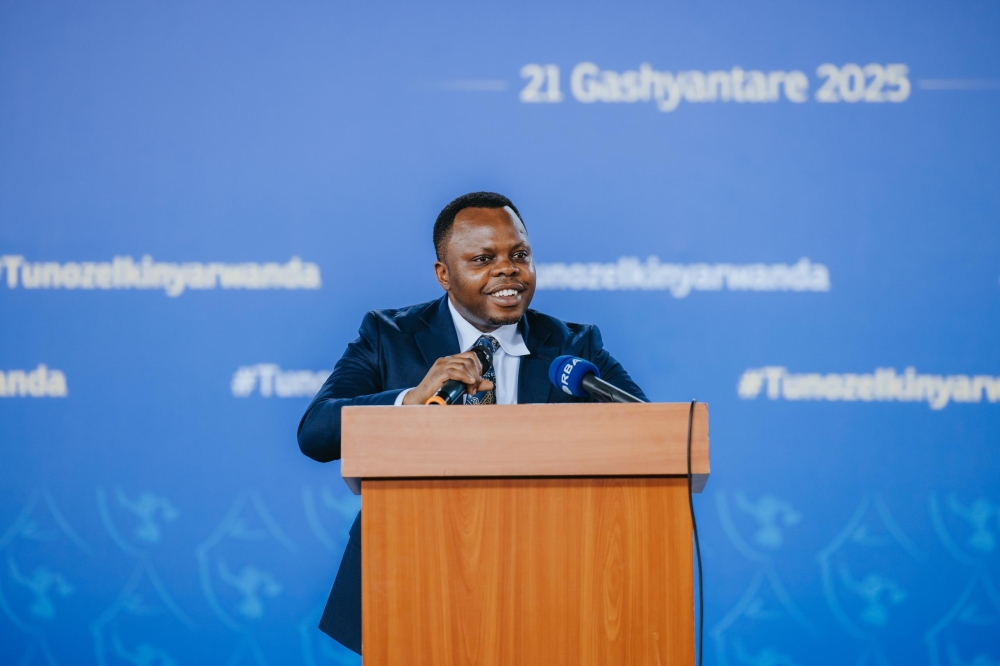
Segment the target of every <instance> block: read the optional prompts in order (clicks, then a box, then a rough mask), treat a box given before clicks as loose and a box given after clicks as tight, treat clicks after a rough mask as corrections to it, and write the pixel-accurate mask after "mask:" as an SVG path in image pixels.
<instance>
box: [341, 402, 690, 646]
mask: <svg viewBox="0 0 1000 666" xmlns="http://www.w3.org/2000/svg"><path fill="white" fill-rule="evenodd" d="M689 408H690V407H689V405H688V404H686V403H681V404H652V403H647V404H561V405H560V404H540V405H495V406H490V407H485V406H484V407H478V408H471V407H458V406H456V407H443V408H437V407H433V408H431V407H424V406H412V407H410V406H407V407H346V408H344V410H343V413H342V426H341V433H342V435H341V441H342V460H343V462H342V465H341V470H342V474H343V475H344V477H345V479H346V480H347V481H348V483H349V484H350V485H351V486H352V488H353V489H354V490H355V492H357V491H358V488H359V487H360V489H361V492H362V503H363V510H362V519H361V520H362V524H361V539H362V547H361V553H362V638H363V640H362V643H363V652H364V663H365V666H381V665H383V664H405V665H410V664H430V665H433V666H463V665H465V664H470V665H471V664H476V665H487V664H488V665H491V666H492V665H496V666H511V665H522V664H543V665H545V666H548V665H554V664H566V665H567V666H576V665H578V664H595V665H601V666H607V665H611V664H642V665H645V664H650V665H661V664H662V665H664V666H665V665H667V664H677V665H680V664H683V665H684V666H688V665H690V664H692V663H694V588H693V571H692V543H691V516H690V513H689V507H688V497H687V478H686V475H687V427H688V411H689ZM692 471H693V481H694V489H695V491H700V490H701V489H702V488H703V487H704V485H705V482H706V481H707V479H708V473H709V456H708V407H707V406H706V405H704V404H699V405H697V407H696V409H695V415H694V427H693V434H692Z"/></svg>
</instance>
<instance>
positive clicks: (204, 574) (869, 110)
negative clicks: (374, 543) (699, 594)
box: [0, 0, 1000, 666]
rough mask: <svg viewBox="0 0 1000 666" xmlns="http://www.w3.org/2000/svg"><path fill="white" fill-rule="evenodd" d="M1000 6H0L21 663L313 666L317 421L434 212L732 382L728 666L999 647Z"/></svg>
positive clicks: (677, 356)
mask: <svg viewBox="0 0 1000 666" xmlns="http://www.w3.org/2000/svg"><path fill="white" fill-rule="evenodd" d="M998 34H1000V5H998V4H997V3H996V2H985V1H981V0H970V1H968V2H943V1H939V2H918V3H914V2H897V1H890V2H881V3H861V2H840V3H801V2H767V3H744V2H736V1H734V0H726V1H719V2H704V3H690V2H671V3H653V2H644V3H594V2H580V3H544V4H541V3H510V4H506V3H496V2H482V3H458V2H440V3H433V4H427V5H425V6H420V7H418V6H414V5H413V4H411V3H406V4H402V3H401V4H398V5H397V4H387V3H339V2H314V1H311V0H303V1H299V2H288V3H259V2H241V3H235V2H211V3H205V2H170V3H150V2H146V3H113V2H96V3H53V2H32V3H23V2H6V1H5V2H3V4H2V6H0V90H2V95H0V137H2V141H0V371H2V373H3V374H2V375H0V380H2V381H0V446H2V448H0V453H2V458H0V460H2V465H0V661H2V662H3V663H11V664H56V663H58V664H94V663H96V664H101V665H105V664H107V665H111V664H145V665H150V666H151V665H163V666H166V665H170V664H190V663H205V664H209V663H210V664H222V663H228V664H274V665H278V664H310V665H311V664H328V663H342V664H349V663H357V658H356V657H355V656H353V655H352V654H350V653H348V652H347V651H346V650H344V649H342V648H340V647H339V646H338V645H337V644H335V643H334V642H333V641H331V640H330V639H328V638H327V637H326V636H324V635H322V634H320V633H319V632H318V631H317V630H316V629H315V626H316V623H317V620H318V617H319V613H320V610H321V607H322V604H323V602H324V601H325V598H326V595H327V592H328V591H329V588H330V584H331V582H332V580H333V576H334V573H335V571H336V567H337V564H338V563H339V560H340V554H341V551H342V549H343V546H344V544H345V542H346V537H347V528H348V526H349V522H350V520H351V519H352V517H353V515H354V512H355V510H356V509H357V508H358V502H357V500H356V499H355V498H354V497H353V496H351V495H350V494H349V492H348V491H347V489H346V487H345V486H344V484H343V482H342V481H341V480H340V477H339V468H338V465H337V464H335V463H334V464H328V465H320V464H318V463H315V462H313V461H311V460H309V459H307V458H305V457H304V456H302V455H301V454H300V453H299V451H298V449H297V446H296V442H295V428H296V425H297V423H298V420H299V418H300V416H301V414H302V412H303V410H304V408H305V406H306V405H307V404H308V402H309V399H310V397H311V396H312V394H313V393H314V392H315V390H316V388H317V386H318V385H319V383H321V382H322V380H323V378H325V376H326V374H327V372H328V371H329V370H330V369H331V368H332V367H333V364H334V363H335V362H336V360H337V359H338V358H339V357H340V354H341V353H342V352H343V350H344V348H345V345H346V344H347V342H349V341H350V340H351V339H352V338H353V337H354V336H355V334H356V331H357V326H358V325H359V323H360V321H361V318H362V316H363V314H364V312H365V311H367V310H369V309H374V308H384V307H398V306H403V305H407V304H411V303H415V302H420V301H426V300H429V299H432V298H435V297H437V296H438V295H439V293H440V289H439V287H438V286H437V284H436V283H435V281H434V278H433V274H432V270H431V262H432V261H433V251H432V246H431V240H430V235H431V226H432V224H433V220H434V217H435V216H436V214H437V212H438V211H439V210H440V208H441V207H442V206H443V205H444V204H445V203H447V202H448V201H449V200H450V199H451V198H452V197H454V196H456V195H458V194H461V193H464V192H467V191H471V190H478V189H490V190H496V191H499V192H503V193H505V194H507V195H508V196H510V197H511V198H512V199H513V200H514V201H515V202H516V203H517V205H518V207H519V208H520V209H521V211H522V212H523V215H524V220H525V222H526V225H527V228H528V231H529V233H530V234H531V238H532V241H533V243H534V248H535V255H536V260H537V261H538V262H539V280H540V288H539V291H538V293H537V295H536V298H535V301H534V306H535V307H537V308H538V309H540V310H543V311H545V312H548V313H550V314H553V315H556V316H559V317H562V318H564V319H568V320H573V321H582V322H592V323H596V324H598V325H599V326H600V327H601V330H602V332H603V333H604V339H605V342H606V344H607V347H608V349H609V350H610V351H611V352H612V353H613V354H614V355H616V356H617V357H618V358H619V359H620V360H621V361H622V362H623V363H624V365H625V366H626V367H627V368H628V369H629V371H630V372H631V373H632V376H633V377H634V378H635V379H636V380H637V382H638V383H639V384H640V385H641V386H642V387H643V388H644V389H645V391H646V393H647V394H648V395H649V396H651V397H652V399H654V400H657V401H683V400H689V399H690V398H692V397H696V398H698V399H699V400H702V401H705V402H708V403H709V405H710V408H711V416H712V423H711V429H712V430H711V431H712V447H713V450H712V456H713V474H712V478H711V480H710V482H709V485H708V487H707V489H706V492H705V494H704V495H702V496H700V497H698V498H697V499H696V507H697V510H698V512H699V514H700V524H701V525H702V544H703V552H704V559H705V571H706V575H705V582H706V598H705V605H706V612H705V636H706V654H705V657H706V659H705V662H706V663H707V664H717V665H720V666H721V665H733V666H736V665H748V666H791V665H793V664H795V665H805V664H838V665H839V664H858V665H860V664H872V665H874V664H906V665H910V664H933V665H942V666H990V665H996V664H1000V593H998V584H1000V580H998V579H1000V565H998V561H1000V544H998V541H1000V490H998V487H1000V483H998V481H1000V452H998V447H997V445H998V443H1000V346H998V344H997V339H998V334H997V331H998V326H1000V224H998V220H1000V188H998V187H997V183H998V182H1000V123H998V122H997V118H998V117H1000V49H998V48H997V35H998Z"/></svg>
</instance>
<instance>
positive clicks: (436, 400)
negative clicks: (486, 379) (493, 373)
mask: <svg viewBox="0 0 1000 666" xmlns="http://www.w3.org/2000/svg"><path fill="white" fill-rule="evenodd" d="M469 351H471V352H475V353H476V357H477V358H478V359H479V364H480V365H482V366H483V374H484V375H485V374H486V373H487V371H489V369H490V367H491V366H492V365H493V349H491V348H490V346H489V345H488V344H485V343H480V344H477V345H473V346H472V349H470V350H469ZM463 393H465V384H463V383H462V382H460V381H458V380H457V379H449V380H448V381H446V382H445V383H444V384H442V385H441V388H439V389H438V391H437V393H435V394H434V395H432V396H431V397H430V398H428V399H427V402H426V403H425V404H427V405H453V404H455V403H456V402H458V401H459V400H460V399H461V398H462V394H463Z"/></svg>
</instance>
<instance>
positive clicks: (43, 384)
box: [0, 363, 68, 398]
mask: <svg viewBox="0 0 1000 666" xmlns="http://www.w3.org/2000/svg"><path fill="white" fill-rule="evenodd" d="M67 395H68V391H67V389H66V375H65V374H64V373H63V372H62V371H61V370H51V369H49V367H48V366H46V365H45V364H44V363H39V364H38V367H37V368H35V369H34V370H30V371H29V370H8V371H7V372H3V371H0V398H26V397H31V398H65V397H66V396H67Z"/></svg>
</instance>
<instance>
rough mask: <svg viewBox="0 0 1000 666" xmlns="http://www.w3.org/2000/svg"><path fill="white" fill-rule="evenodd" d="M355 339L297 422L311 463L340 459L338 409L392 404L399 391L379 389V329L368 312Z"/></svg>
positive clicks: (373, 315) (380, 387)
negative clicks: (352, 406) (313, 461)
mask: <svg viewBox="0 0 1000 666" xmlns="http://www.w3.org/2000/svg"><path fill="white" fill-rule="evenodd" d="M358 333H359V335H358V338H357V339H356V340H355V341H354V342H352V343H351V344H349V345H347V351H345V352H344V355H343V356H342V357H341V358H340V360H339V361H337V365H336V366H335V367H334V369H333V374H331V375H330V378H329V379H327V380H326V382H325V383H324V384H323V388H321V389H320V390H319V393H317V394H316V397H315V398H313V401H312V402H311V403H310V404H309V408H308V409H306V413H305V415H304V416H303V417H302V420H301V421H300V422H299V432H298V439H299V449H301V450H302V453H304V454H306V455H307V456H309V457H310V458H312V459H313V460H318V461H319V462H330V461H331V460H339V459H340V410H341V409H342V408H344V407H347V406H350V405H391V404H393V403H394V402H395V400H396V396H397V395H398V394H399V393H400V391H401V390H402V389H395V390H392V391H383V390H382V373H381V372H380V369H379V353H378V350H379V328H378V319H377V318H376V316H375V314H374V313H372V312H369V313H368V314H366V315H365V318H364V320H362V322H361V329H360V330H359V331H358Z"/></svg>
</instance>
